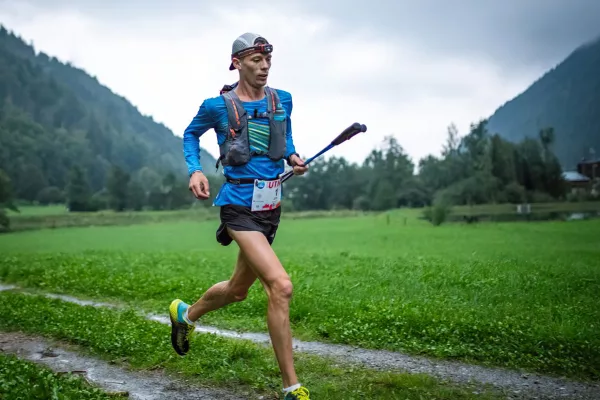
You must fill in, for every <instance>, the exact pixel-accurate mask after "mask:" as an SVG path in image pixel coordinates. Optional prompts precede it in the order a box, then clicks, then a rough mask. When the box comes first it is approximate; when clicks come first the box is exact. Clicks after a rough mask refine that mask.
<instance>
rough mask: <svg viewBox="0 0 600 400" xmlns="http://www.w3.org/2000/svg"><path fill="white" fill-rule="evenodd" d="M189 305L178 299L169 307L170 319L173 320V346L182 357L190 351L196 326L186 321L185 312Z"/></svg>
mask: <svg viewBox="0 0 600 400" xmlns="http://www.w3.org/2000/svg"><path fill="white" fill-rule="evenodd" d="M188 307H189V305H188V304H185V303H184V302H183V301H181V300H179V299H176V300H173V301H172V302H171V305H170V306H169V317H170V318H171V345H172V346H173V349H175V351H176V352H177V354H179V355H180V356H184V355H186V354H187V352H188V351H189V350H190V337H191V336H192V332H194V325H193V324H190V323H189V322H187V321H186V320H185V319H184V317H183V316H184V314H185V311H186V310H187V309H188Z"/></svg>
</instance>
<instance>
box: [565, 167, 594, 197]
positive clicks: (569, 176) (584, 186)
mask: <svg viewBox="0 0 600 400" xmlns="http://www.w3.org/2000/svg"><path fill="white" fill-rule="evenodd" d="M577 169H578V170H579V165H578V166H577ZM562 177H563V179H564V180H565V181H566V182H567V185H568V186H569V189H570V190H571V192H572V193H577V192H582V191H583V192H587V191H588V190H590V189H591V187H592V179H591V178H590V177H589V176H586V175H584V174H582V173H580V172H579V171H565V172H563V173H562Z"/></svg>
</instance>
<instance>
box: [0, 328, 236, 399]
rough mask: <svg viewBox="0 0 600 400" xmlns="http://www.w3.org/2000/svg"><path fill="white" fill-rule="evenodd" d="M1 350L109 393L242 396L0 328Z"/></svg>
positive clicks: (161, 396)
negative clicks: (120, 364)
mask: <svg viewBox="0 0 600 400" xmlns="http://www.w3.org/2000/svg"><path fill="white" fill-rule="evenodd" d="M0 351H2V352H4V353H7V354H14V355H16V356H18V357H19V358H21V359H24V360H29V361H34V362H36V363H40V364H43V365H45V366H47V367H49V368H50V369H52V370H53V371H55V372H74V373H77V374H79V375H80V376H83V377H84V378H85V379H86V380H87V381H88V382H90V383H92V384H94V385H95V386H98V387H100V388H102V389H103V390H104V391H106V392H109V393H117V392H127V393H128V394H129V396H128V398H130V399H134V400H172V399H181V400H234V399H236V400H237V399H244V397H240V396H239V395H233V394H231V393H227V392H225V391H223V390H220V389H204V388H196V387H190V386H188V385H186V384H183V383H181V382H175V381H173V380H171V379H169V378H167V377H166V376H164V375H163V374H162V373H160V372H143V373H142V372H130V371H126V370H124V369H123V368H120V367H118V366H116V365H113V364H109V363H108V362H106V361H102V360H98V359H95V358H91V357H86V356H82V355H80V354H78V353H76V352H75V351H72V350H67V349H65V348H63V347H61V346H56V345H55V343H54V342H51V341H49V340H47V339H43V338H39V337H35V336H30V335H24V334H22V333H3V332H0Z"/></svg>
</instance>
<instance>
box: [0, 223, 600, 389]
mask: <svg viewBox="0 0 600 400" xmlns="http://www.w3.org/2000/svg"><path fill="white" fill-rule="evenodd" d="M215 228H216V221H203V222H171V223H157V224H149V225H132V226H118V227H116V226H113V227H91V228H70V229H57V230H40V231H27V232H19V233H13V234H7V235H2V236H0V254H1V256H0V281H3V282H6V283H17V284H19V285H23V286H26V287H30V288H34V289H41V290H45V291H51V292H60V293H67V294H71V295H75V296H80V297H88V298H95V299H103V300H107V299H108V300H112V301H117V302H121V303H125V304H128V305H132V306H135V307H137V308H140V309H144V310H148V311H154V312H160V313H165V311H166V309H167V307H168V303H169V302H170V301H171V300H172V299H173V298H175V297H180V298H182V299H184V300H185V301H188V302H193V301H194V300H195V299H196V298H197V297H199V296H200V295H201V294H202V292H203V291H204V290H206V289H207V288H208V287H209V286H210V285H211V284H213V283H215V282H218V281H221V280H224V279H227V278H228V277H229V274H230V272H231V268H232V265H233V262H234V260H235V257H236V248H235V247H233V246H231V247H228V248H223V247H221V246H220V245H218V244H217V243H216V242H215V239H214V231H215ZM274 247H275V249H276V250H277V252H278V254H279V255H280V258H281V259H282V261H283V263H284V265H285V266H286V268H287V269H288V271H289V272H290V274H291V276H292V280H293V282H294V290H295V293H294V299H293V302H292V311H291V322H292V326H293V330H294V334H295V335H296V336H297V337H299V338H303V339H310V340H320V341H330V342H337V343H349V344H354V345H358V346H362V347H372V348H385V349H392V350H399V351H406V352H410V353H415V354H427V355H432V356H437V357H442V358H454V359H462V360H467V361H471V362H476V363H484V364H490V365H500V366H510V367H523V368H527V369H530V370H534V371H540V372H547V373H556V374H564V375H567V376H570V377H576V378H581V379H594V380H597V379H598V378H600V335H599V334H598V332H599V329H598V321H600V308H599V307H598V306H597V297H598V293H600V272H599V267H600V221H598V220H589V221H571V222H558V221H556V222H535V223H534V222H529V223H500V224H491V223H485V224H475V225H442V226H440V227H433V226H431V225H430V224H429V223H427V222H425V221H421V220H417V219H416V218H414V214H410V213H409V214H406V213H392V214H391V216H390V218H389V220H388V218H387V216H386V215H379V216H364V217H354V218H326V219H297V220H286V221H285V223H284V224H283V225H282V226H281V228H280V231H279V233H278V237H277V239H276V242H275V245H274ZM265 310H266V297H265V295H264V293H263V291H262V289H261V287H260V286H259V285H258V284H255V285H254V286H253V287H252V289H251V291H250V294H249V296H248V298H247V300H246V301H244V302H242V303H237V304H233V305H231V306H230V307H228V308H226V309H223V310H220V311H218V312H216V313H213V314H209V315H207V316H206V317H205V319H204V322H205V323H207V324H213V325H217V326H220V327H226V328H235V329H240V330H246V331H266V326H265V317H264V315H265V314H264V313H265Z"/></svg>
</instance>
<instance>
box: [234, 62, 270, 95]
mask: <svg viewBox="0 0 600 400" xmlns="http://www.w3.org/2000/svg"><path fill="white" fill-rule="evenodd" d="M240 66H241V68H240V74H241V78H242V79H243V80H244V81H246V82H248V83H249V84H250V86H252V87H256V88H259V87H263V86H265V85H266V84H267V78H268V77H269V70H270V69H271V54H261V53H254V54H250V55H249V56H246V57H244V58H243V59H242V60H241V61H240Z"/></svg>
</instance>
